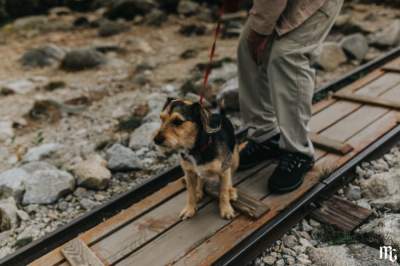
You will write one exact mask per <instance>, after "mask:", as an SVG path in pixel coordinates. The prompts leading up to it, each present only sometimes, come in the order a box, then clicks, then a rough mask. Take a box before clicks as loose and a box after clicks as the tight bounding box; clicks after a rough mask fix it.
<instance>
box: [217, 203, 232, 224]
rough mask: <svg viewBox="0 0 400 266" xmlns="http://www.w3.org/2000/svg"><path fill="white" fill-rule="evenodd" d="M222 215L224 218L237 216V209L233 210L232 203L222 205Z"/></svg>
mask: <svg viewBox="0 0 400 266" xmlns="http://www.w3.org/2000/svg"><path fill="white" fill-rule="evenodd" d="M220 214H221V217H222V218H224V219H228V220H230V219H232V218H234V217H235V211H234V210H233V208H232V206H231V205H230V204H227V205H224V206H221V207H220Z"/></svg>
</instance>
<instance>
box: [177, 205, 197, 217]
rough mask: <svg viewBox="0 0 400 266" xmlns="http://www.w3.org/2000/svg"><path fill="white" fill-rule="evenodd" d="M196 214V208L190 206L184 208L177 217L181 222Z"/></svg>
mask: <svg viewBox="0 0 400 266" xmlns="http://www.w3.org/2000/svg"><path fill="white" fill-rule="evenodd" d="M195 213H196V208H194V207H192V206H186V207H185V208H184V209H183V210H182V211H181V214H180V215H179V217H180V218H181V219H182V220H186V219H189V218H192V217H193V216H194V215H195Z"/></svg>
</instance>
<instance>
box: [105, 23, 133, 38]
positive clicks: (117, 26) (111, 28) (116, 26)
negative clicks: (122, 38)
mask: <svg viewBox="0 0 400 266" xmlns="http://www.w3.org/2000/svg"><path fill="white" fill-rule="evenodd" d="M128 30H129V27H128V26H127V25H126V24H125V23H121V22H116V21H109V20H106V21H104V22H103V23H101V24H100V27H99V32H98V34H99V36H100V37H110V36H113V35H117V34H120V33H122V32H126V31H128Z"/></svg>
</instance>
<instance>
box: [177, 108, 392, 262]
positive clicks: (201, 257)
mask: <svg viewBox="0 0 400 266" xmlns="http://www.w3.org/2000/svg"><path fill="white" fill-rule="evenodd" d="M395 125H396V122H395V115H394V114H393V112H391V113H388V114H386V115H385V116H383V117H382V118H381V119H379V121H376V122H375V123H374V124H372V125H371V126H369V127H368V128H365V129H364V130H363V131H362V132H360V133H358V134H357V135H355V136H353V137H352V138H351V139H349V140H348V143H349V144H351V145H352V146H353V147H354V148H355V150H354V151H352V152H350V153H349V154H347V155H346V156H338V155H335V154H329V155H328V156H325V157H323V158H322V159H321V161H319V162H318V163H317V165H318V166H323V165H335V167H340V166H342V165H343V164H344V163H346V162H347V161H349V160H350V159H351V158H353V157H354V156H355V155H356V154H357V153H359V152H360V151H361V150H363V149H364V148H365V147H367V146H368V145H370V144H371V143H372V142H374V141H375V140H377V139H378V138H380V137H381V136H382V135H383V134H385V133H386V132H387V131H389V130H390V129H392V128H393V127H394V126H395ZM317 183H318V181H317V180H316V178H315V177H313V176H311V174H309V175H308V176H307V177H306V178H305V182H304V184H303V185H302V186H301V187H300V188H299V189H298V190H296V191H293V192H291V193H288V194H284V195H271V196H268V197H267V198H266V199H264V200H263V202H265V203H266V204H268V205H269V206H270V208H271V211H270V212H268V213H267V214H266V215H264V216H263V217H261V218H260V219H258V220H257V221H249V220H248V219H245V218H244V217H242V216H240V217H238V218H237V219H236V220H234V221H233V222H232V223H230V224H229V226H225V227H224V228H223V229H221V230H220V231H218V232H217V233H216V234H215V235H213V236H212V237H210V238H208V239H207V240H206V241H204V242H203V243H201V244H200V245H198V246H197V247H196V248H194V249H192V250H191V251H190V252H189V253H188V254H187V255H186V256H182V257H181V259H180V260H179V261H178V262H177V263H176V265H211V264H213V263H214V262H215V261H216V260H217V259H218V258H220V257H221V256H223V255H224V254H225V253H226V252H227V251H229V250H231V249H232V248H233V247H234V246H236V245H237V244H238V243H239V242H241V241H242V240H243V239H245V238H246V237H247V236H249V235H250V234H252V233H253V232H254V231H256V230H257V228H259V227H260V226H262V225H264V224H265V223H267V222H268V221H270V220H271V219H272V218H274V217H275V216H276V215H277V214H279V212H280V211H281V210H283V209H284V208H286V207H287V206H289V205H290V204H291V203H293V202H294V201H296V200H297V199H298V198H299V197H301V196H302V195H303V194H304V193H305V192H306V191H308V190H309V189H310V188H311V187H313V186H315V184H317Z"/></svg>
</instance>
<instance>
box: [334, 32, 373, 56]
mask: <svg viewBox="0 0 400 266" xmlns="http://www.w3.org/2000/svg"><path fill="white" fill-rule="evenodd" d="M340 45H341V46H342V48H343V50H344V51H345V53H346V54H348V55H349V56H350V59H357V60H359V61H361V60H363V59H364V57H365V56H366V55H367V53H368V49H369V46H368V40H367V38H366V37H365V36H364V35H362V34H361V33H356V34H352V35H349V36H346V37H344V38H343V40H342V42H341V43H340Z"/></svg>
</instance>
